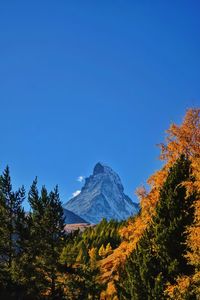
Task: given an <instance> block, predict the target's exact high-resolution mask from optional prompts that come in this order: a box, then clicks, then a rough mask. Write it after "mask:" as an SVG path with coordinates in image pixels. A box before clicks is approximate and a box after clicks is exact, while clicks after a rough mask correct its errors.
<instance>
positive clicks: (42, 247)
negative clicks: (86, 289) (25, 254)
mask: <svg viewBox="0 0 200 300" xmlns="http://www.w3.org/2000/svg"><path fill="white" fill-rule="evenodd" d="M29 203H30V206H31V238H30V250H31V249H32V250H33V252H32V253H30V256H31V261H32V264H33V266H34V270H33V273H32V274H33V279H34V278H36V280H35V281H34V289H35V292H36V293H37V294H38V295H41V294H44V293H47V294H48V295H49V297H50V299H56V294H57V291H58V290H60V287H59V286H58V280H57V277H58V273H59V268H60V261H59V258H60V254H61V251H62V247H63V244H64V239H65V237H64V219H63V208H62V205H61V201H60V199H59V193H58V188H57V187H56V188H55V189H54V191H52V192H50V193H49V194H48V192H47V190H46V188H45V187H44V186H43V187H42V190H41V195H39V193H38V190H37V180H35V181H34V182H33V184H32V186H31V189H30V192H29Z"/></svg>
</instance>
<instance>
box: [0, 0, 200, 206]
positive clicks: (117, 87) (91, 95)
mask: <svg viewBox="0 0 200 300" xmlns="http://www.w3.org/2000/svg"><path fill="white" fill-rule="evenodd" d="M199 12H200V2H199V1H195V0H193V1H189V0H188V1H184V0H180V1H172V0H171V1H160V0H159V1H141V0H137V1H136V0H130V1H128V0H127V1H122V0H121V1H119V0H116V1H109V0H107V1H87V0H85V1H82V0H79V1H75V0H73V1H72V0H71V1H67V0H58V1H51V0H49V1H41V0H40V1H38V0H35V1H20V0H19V1H8V0H1V1H0V138H1V145H0V169H1V171H2V170H3V168H4V167H5V165H6V164H8V165H9V166H10V168H11V173H12V177H13V182H14V185H15V186H18V185H21V184H25V186H26V188H27V189H28V187H29V186H30V184H31V182H32V180H33V179H34V177H35V176H36V175H37V176H38V178H39V183H40V184H46V185H47V187H48V188H49V189H51V188H53V186H54V185H55V184H58V185H59V189H60V194H61V199H62V200H63V201H65V200H67V199H68V198H69V197H70V196H71V194H72V193H73V192H74V191H76V190H78V189H80V188H81V185H82V183H79V182H78V181H77V180H76V179H77V177H78V176H80V175H82V176H88V175H89V174H90V173H91V171H92V169H93V166H94V164H95V163H96V162H97V161H102V162H105V163H107V164H108V165H110V166H111V167H113V169H114V170H116V171H117V172H118V173H119V175H120V176H121V178H122V182H123V183H124V186H125V191H126V192H127V194H128V195H129V196H131V197H132V198H133V197H134V190H135V188H136V187H137V186H138V185H141V184H143V183H144V182H145V180H146V179H147V177H148V176H149V175H150V174H152V172H154V171H155V170H156V169H158V168H159V167H160V162H159V161H158V159H157V158H158V155H159V150H158V149H157V147H156V144H157V143H159V142H162V141H163V139H164V130H165V129H167V128H168V127H169V125H170V123H171V122H176V123H180V122H181V120H182V117H183V115H184V113H185V110H186V108H189V107H194V106H199V104H200V56H199V55H200V17H199Z"/></svg>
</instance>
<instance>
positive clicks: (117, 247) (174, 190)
mask: <svg viewBox="0 0 200 300" xmlns="http://www.w3.org/2000/svg"><path fill="white" fill-rule="evenodd" d="M160 148H161V155H160V159H161V160H162V161H163V165H162V168H161V169H160V170H158V171H156V172H155V173H154V174H153V175H152V176H151V177H150V178H149V179H148V180H147V185H146V186H145V187H139V188H138V189H137V195H138V197H139V200H140V211H139V213H138V215H136V216H133V217H131V218H129V219H128V220H125V221H123V222H117V221H115V220H111V221H107V220H106V219H103V220H102V221H101V222H100V223H99V224H97V225H96V226H92V227H88V228H86V229H85V230H84V231H83V232H81V231H79V230H77V231H74V232H72V233H70V234H66V233H65V231H64V217H63V209H62V203H61V201H60V198H59V192H58V187H57V186H56V187H55V189H54V190H53V191H50V192H49V191H47V189H46V188H45V186H43V187H42V189H41V190H38V187H37V178H36V179H35V180H34V181H33V183H32V185H31V187H30V190H29V191H28V193H27V194H26V192H25V189H24V187H23V186H22V187H20V188H19V189H18V190H16V191H15V190H13V187H12V182H11V176H10V171H9V168H8V167H6V168H5V170H4V171H3V173H2V174H1V176H0V299H3V300H4V299H5V300H6V299H24V300H25V299H27V300H28V299H30V300H31V299H38V300H40V299H52V300H54V299H70V300H73V299H80V300H84V299H102V300H103V299H104V300H106V299H107V300H109V299H113V300H114V299H115V300H117V299H133V300H160V299H161V300H162V299H176V300H193V299H194V300H195V299H197V300H198V299H200V199H199V197H200V109H190V110H188V111H187V112H186V115H185V118H184V120H183V122H182V124H181V125H176V124H172V125H171V126H170V128H169V130H167V136H166V141H165V143H163V144H161V145H160ZM25 197H27V199H28V202H29V205H30V211H29V212H25V211H24V208H23V201H24V200H25Z"/></svg>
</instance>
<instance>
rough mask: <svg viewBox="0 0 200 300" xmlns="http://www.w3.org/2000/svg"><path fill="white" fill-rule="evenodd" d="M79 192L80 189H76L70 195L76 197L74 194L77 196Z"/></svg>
mask: <svg viewBox="0 0 200 300" xmlns="http://www.w3.org/2000/svg"><path fill="white" fill-rule="evenodd" d="M80 192H81V191H79V190H77V191H75V192H73V193H72V196H73V197H76V196H78V195H79V194H80Z"/></svg>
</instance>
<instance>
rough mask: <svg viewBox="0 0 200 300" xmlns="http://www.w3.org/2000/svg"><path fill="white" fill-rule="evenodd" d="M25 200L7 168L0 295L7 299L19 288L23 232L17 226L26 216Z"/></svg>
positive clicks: (0, 193)
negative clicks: (3, 294)
mask: <svg viewBox="0 0 200 300" xmlns="http://www.w3.org/2000/svg"><path fill="white" fill-rule="evenodd" d="M24 198H25V190H24V188H23V187H22V188H20V189H19V190H18V191H16V192H14V191H13V189H12V184H11V177H10V171H9V168H8V167H6V169H5V170H4V172H3V174H2V175H1V177H0V288H1V291H0V293H1V294H2V293H5V295H7V296H6V297H7V298H8V297H11V296H12V295H13V296H14V294H15V292H16V291H17V290H18V287H19V281H18V277H19V274H18V270H17V268H16V266H17V263H16V260H17V258H18V257H19V255H20V248H19V245H20V239H21V232H20V231H19V229H20V228H19V227H18V225H17V224H19V223H20V222H21V218H22V216H23V215H24V212H23V209H22V202H23V200H24ZM2 297H3V296H2Z"/></svg>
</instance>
